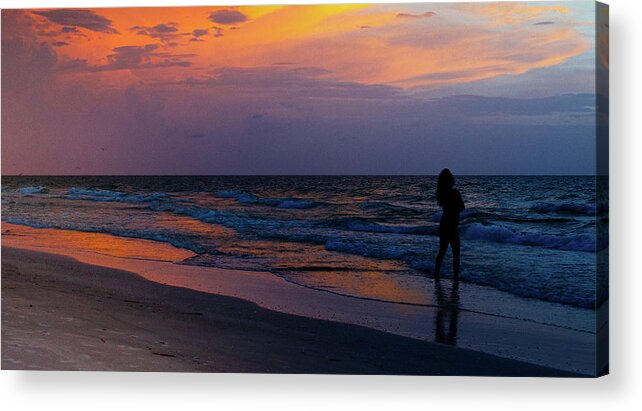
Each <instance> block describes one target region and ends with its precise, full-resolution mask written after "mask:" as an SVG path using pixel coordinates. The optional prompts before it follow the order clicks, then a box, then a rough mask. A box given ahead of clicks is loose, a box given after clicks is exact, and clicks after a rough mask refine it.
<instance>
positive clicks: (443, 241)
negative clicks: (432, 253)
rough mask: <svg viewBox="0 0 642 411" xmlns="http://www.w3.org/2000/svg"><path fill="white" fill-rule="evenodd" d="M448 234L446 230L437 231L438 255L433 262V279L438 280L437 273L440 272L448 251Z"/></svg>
mask: <svg viewBox="0 0 642 411" xmlns="http://www.w3.org/2000/svg"><path fill="white" fill-rule="evenodd" d="M448 237H449V236H448V232H447V230H441V229H440V230H439V253H438V254H437V260H436V261H435V278H439V271H440V270H441V262H442V261H443V259H444V256H445V255H446V251H447V250H448V243H449V242H450V241H449V238H448Z"/></svg>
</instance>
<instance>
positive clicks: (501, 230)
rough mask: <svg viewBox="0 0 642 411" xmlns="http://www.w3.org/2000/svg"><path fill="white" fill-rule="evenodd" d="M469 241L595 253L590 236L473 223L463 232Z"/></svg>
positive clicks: (593, 243) (592, 238)
mask: <svg viewBox="0 0 642 411" xmlns="http://www.w3.org/2000/svg"><path fill="white" fill-rule="evenodd" d="M462 237H463V238H465V239H467V240H484V241H491V242H496V243H507V244H517V245H528V246H540V247H547V248H554V249H557V250H567V251H587V252H594V251H595V238H594V236H592V235H589V234H579V235H570V236H563V235H550V234H540V233H518V232H515V231H512V230H510V229H508V228H506V227H502V226H498V225H492V224H491V225H484V224H481V223H472V224H470V225H469V226H467V227H466V228H465V229H464V230H463V235H462Z"/></svg>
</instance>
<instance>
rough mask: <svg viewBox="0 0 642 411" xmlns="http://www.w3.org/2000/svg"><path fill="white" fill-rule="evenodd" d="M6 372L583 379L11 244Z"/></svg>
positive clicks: (6, 254) (6, 253) (5, 293)
mask: <svg viewBox="0 0 642 411" xmlns="http://www.w3.org/2000/svg"><path fill="white" fill-rule="evenodd" d="M2 254H3V259H2V368H3V369H55V370H112V371H127V370H129V371H175V372H188V371H191V372H254V373H330V374H404V375H446V374H447V375H511V376H526V375H529V376H531V375H532V376H559V377H562V376H575V377H581V375H577V374H572V373H567V372H564V371H560V370H556V369H551V368H546V367H540V366H537V365H532V364H528V363H524V362H519V361H514V360H510V359H505V358H500V357H496V356H492V355H488V354H484V353H479V352H475V351H471V350H465V349H461V348H457V347H451V346H447V345H443V344H436V343H430V342H424V341H419V340H416V339H411V338H406V337H402V336H397V335H393V334H389V333H384V332H380V331H376V330H372V329H369V328H365V327H360V326H357V325H350V324H341V323H337V322H332V321H324V320H317V319H310V318H305V317H300V316H295V315H290V314H283V313H278V312H275V311H272V310H267V309H264V308H261V307H259V306H257V305H256V304H254V303H252V302H249V301H244V300H241V299H238V298H233V297H227V296H222V295H216V294H210V293H203V292H198V291H194V290H190V289H186V288H181V287H175V286H169V285H163V284H159V283H155V282H152V281H148V280H145V279H143V278H141V277H139V276H137V275H136V274H134V273H130V272H127V271H122V270H115V269H111V268H105V267H100V266H94V265H89V264H85V263H81V262H78V261H76V260H74V259H72V258H69V257H65V256H60V255H55V254H48V253H42V252H36V251H31V250H23V249H17V248H11V247H7V246H3V247H2Z"/></svg>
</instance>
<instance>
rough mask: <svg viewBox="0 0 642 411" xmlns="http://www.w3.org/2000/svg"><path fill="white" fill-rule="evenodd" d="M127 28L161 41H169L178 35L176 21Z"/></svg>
mask: <svg viewBox="0 0 642 411" xmlns="http://www.w3.org/2000/svg"><path fill="white" fill-rule="evenodd" d="M129 30H131V31H134V32H136V34H138V35H141V36H149V37H151V38H154V39H160V40H161V41H170V40H173V39H175V38H176V37H178V33H177V32H178V27H177V24H176V23H161V24H157V25H155V26H134V27H130V28H129Z"/></svg>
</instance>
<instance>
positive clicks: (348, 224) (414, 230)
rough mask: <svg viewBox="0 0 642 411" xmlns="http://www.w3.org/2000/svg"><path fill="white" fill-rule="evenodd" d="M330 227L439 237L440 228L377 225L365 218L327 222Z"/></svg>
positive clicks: (339, 219)
mask: <svg viewBox="0 0 642 411" xmlns="http://www.w3.org/2000/svg"><path fill="white" fill-rule="evenodd" d="M325 223H326V224H327V225H328V226H330V227H333V228H339V229H342V230H349V231H361V232H367V233H390V234H415V235H437V234H438V233H439V228H438V227H437V226H434V225H416V226H415V225H389V224H380V223H375V222H374V221H369V220H366V219H363V218H357V217H346V218H337V219H334V220H329V221H326V222H325Z"/></svg>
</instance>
